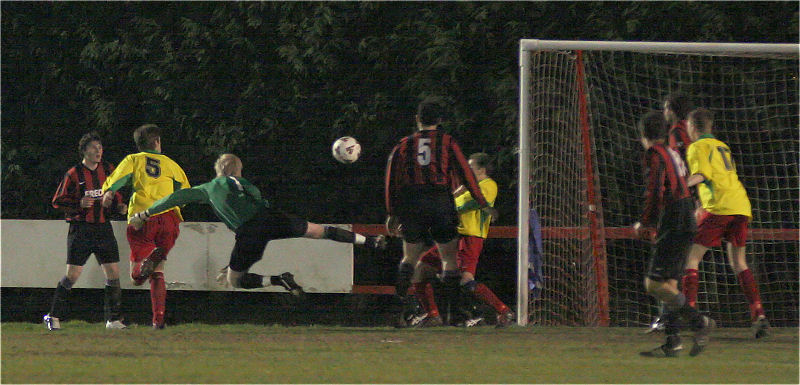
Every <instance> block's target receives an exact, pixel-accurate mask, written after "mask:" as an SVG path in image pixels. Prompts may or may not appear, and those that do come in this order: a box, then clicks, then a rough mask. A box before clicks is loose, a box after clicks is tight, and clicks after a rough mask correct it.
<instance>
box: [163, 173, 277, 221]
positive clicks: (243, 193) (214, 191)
mask: <svg viewBox="0 0 800 385" xmlns="http://www.w3.org/2000/svg"><path fill="white" fill-rule="evenodd" d="M187 203H205V204H210V205H211V208H212V209H214V213H215V214H217V217H219V219H220V220H222V222H224V223H225V225H227V226H228V228H230V229H231V230H234V231H236V229H238V228H239V227H240V226H241V225H242V224H244V223H245V222H247V221H249V220H250V219H252V218H253V216H255V215H256V214H257V213H258V212H259V211H261V210H262V209H264V208H269V202H268V201H267V200H266V199H263V198H262V197H261V192H260V191H258V188H257V187H256V186H254V185H253V184H252V183H250V182H248V181H247V179H244V178H242V177H234V176H220V177H216V178H214V180H212V181H210V182H208V183H204V184H201V185H199V186H195V187H192V188H187V189H183V190H178V191H175V192H174V193H172V194H170V195H167V196H165V197H164V198H161V199H159V200H157V201H156V202H155V203H153V205H152V206H150V208H149V209H148V210H149V212H151V213H159V212H162V211H164V210H167V209H170V208H172V207H175V206H183V205H185V204H187Z"/></svg>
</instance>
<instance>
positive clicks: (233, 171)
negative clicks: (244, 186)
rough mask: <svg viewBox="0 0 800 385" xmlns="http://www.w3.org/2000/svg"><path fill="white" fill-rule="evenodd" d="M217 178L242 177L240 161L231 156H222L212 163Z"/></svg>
mask: <svg viewBox="0 0 800 385" xmlns="http://www.w3.org/2000/svg"><path fill="white" fill-rule="evenodd" d="M214 171H216V172H217V176H242V160H241V159H239V157H238V156H236V155H233V154H222V155H220V156H219V158H218V159H217V161H216V162H214Z"/></svg>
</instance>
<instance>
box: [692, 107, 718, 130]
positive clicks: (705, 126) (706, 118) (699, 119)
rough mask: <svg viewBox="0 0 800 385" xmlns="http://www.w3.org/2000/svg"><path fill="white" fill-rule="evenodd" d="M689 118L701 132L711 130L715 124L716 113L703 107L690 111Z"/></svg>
mask: <svg viewBox="0 0 800 385" xmlns="http://www.w3.org/2000/svg"><path fill="white" fill-rule="evenodd" d="M687 119H688V120H689V121H690V122H692V124H693V125H694V127H695V129H697V130H700V131H701V132H709V129H710V128H711V127H712V126H713V125H714V113H713V112H711V111H710V110H708V109H705V108H702V107H700V108H698V109H696V110H694V111H692V112H690V113H689V116H688V117H687Z"/></svg>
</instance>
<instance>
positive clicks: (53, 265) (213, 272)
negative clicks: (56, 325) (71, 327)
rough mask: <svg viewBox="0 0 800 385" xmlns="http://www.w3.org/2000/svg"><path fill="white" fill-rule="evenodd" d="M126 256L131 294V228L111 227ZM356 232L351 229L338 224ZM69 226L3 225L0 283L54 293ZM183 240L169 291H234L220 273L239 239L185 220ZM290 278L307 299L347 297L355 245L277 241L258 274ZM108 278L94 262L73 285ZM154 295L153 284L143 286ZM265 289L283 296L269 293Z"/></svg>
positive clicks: (124, 279)
mask: <svg viewBox="0 0 800 385" xmlns="http://www.w3.org/2000/svg"><path fill="white" fill-rule="evenodd" d="M112 226H113V228H114V235H115V237H116V238H117V244H118V245H119V251H120V264H119V267H120V277H121V279H120V282H121V284H122V288H124V289H132V288H137V287H136V286H133V284H132V283H131V280H130V278H129V277H130V265H129V262H128V261H129V258H128V257H129V255H130V248H129V246H128V240H127V238H126V236H125V230H126V227H127V225H126V223H125V222H121V221H114V222H112ZM336 226H337V227H342V228H346V229H348V230H349V229H350V227H351V226H350V225H336ZM68 229H69V224H68V223H66V222H65V221H56V220H13V219H4V220H0V272H2V274H0V285H2V286H3V287H42V288H55V287H56V283H58V280H60V279H61V277H63V276H64V273H65V272H66V261H67V230H68ZM180 230H181V233H180V236H178V240H177V241H176V242H175V246H174V247H173V249H172V251H170V253H169V256H168V257H167V259H168V260H167V262H166V265H165V266H166V268H165V274H164V276H165V278H166V281H167V287H168V288H169V289H177V290H203V291H207V290H233V289H226V288H224V287H221V286H219V285H217V283H216V281H215V278H216V276H217V273H218V272H219V269H220V268H222V267H223V266H226V265H227V264H228V260H229V259H230V253H231V250H232V249H233V244H234V241H235V239H234V234H233V232H232V231H230V230H229V229H228V228H227V227H226V226H225V225H224V224H223V223H221V222H183V223H181V225H180ZM286 271H288V272H291V273H292V274H294V275H295V280H296V281H297V283H298V284H300V285H301V286H303V289H304V290H305V291H307V292H309V293H349V292H350V291H351V290H352V288H353V245H351V244H349V243H339V242H333V241H329V240H315V239H306V238H296V239H283V240H277V241H271V242H270V243H269V245H268V246H267V249H266V251H265V252H264V257H263V258H262V259H261V261H258V262H257V263H256V264H255V265H253V267H252V268H251V269H250V272H252V273H258V274H263V275H277V274H280V273H283V272H286ZM104 282H105V276H104V275H103V272H102V269H101V268H100V266H99V265H98V264H97V260H96V259H95V258H94V256H91V257H89V261H88V262H86V265H85V266H84V269H83V274H81V277H80V279H79V280H78V282H77V283H76V284H75V286H74V287H77V288H102V287H103V284H104ZM138 288H140V289H149V285H147V284H145V285H142V286H138ZM257 290H261V291H278V292H280V291H285V290H284V289H283V288H281V287H266V288H263V289H257Z"/></svg>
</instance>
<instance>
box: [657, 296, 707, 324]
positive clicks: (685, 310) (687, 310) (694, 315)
mask: <svg viewBox="0 0 800 385" xmlns="http://www.w3.org/2000/svg"><path fill="white" fill-rule="evenodd" d="M664 307H665V308H666V309H667V311H668V312H670V313H677V315H678V316H680V317H681V318H683V319H684V320H686V321H688V322H689V325H691V327H692V328H693V329H699V328H702V327H703V318H702V317H701V316H700V312H699V311H697V309H695V308H693V307H691V306H689V305H688V304H687V303H686V296H685V295H684V294H683V293H678V294H677V295H676V296H675V297H673V298H672V299H671V300H669V301H665V302H664Z"/></svg>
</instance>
